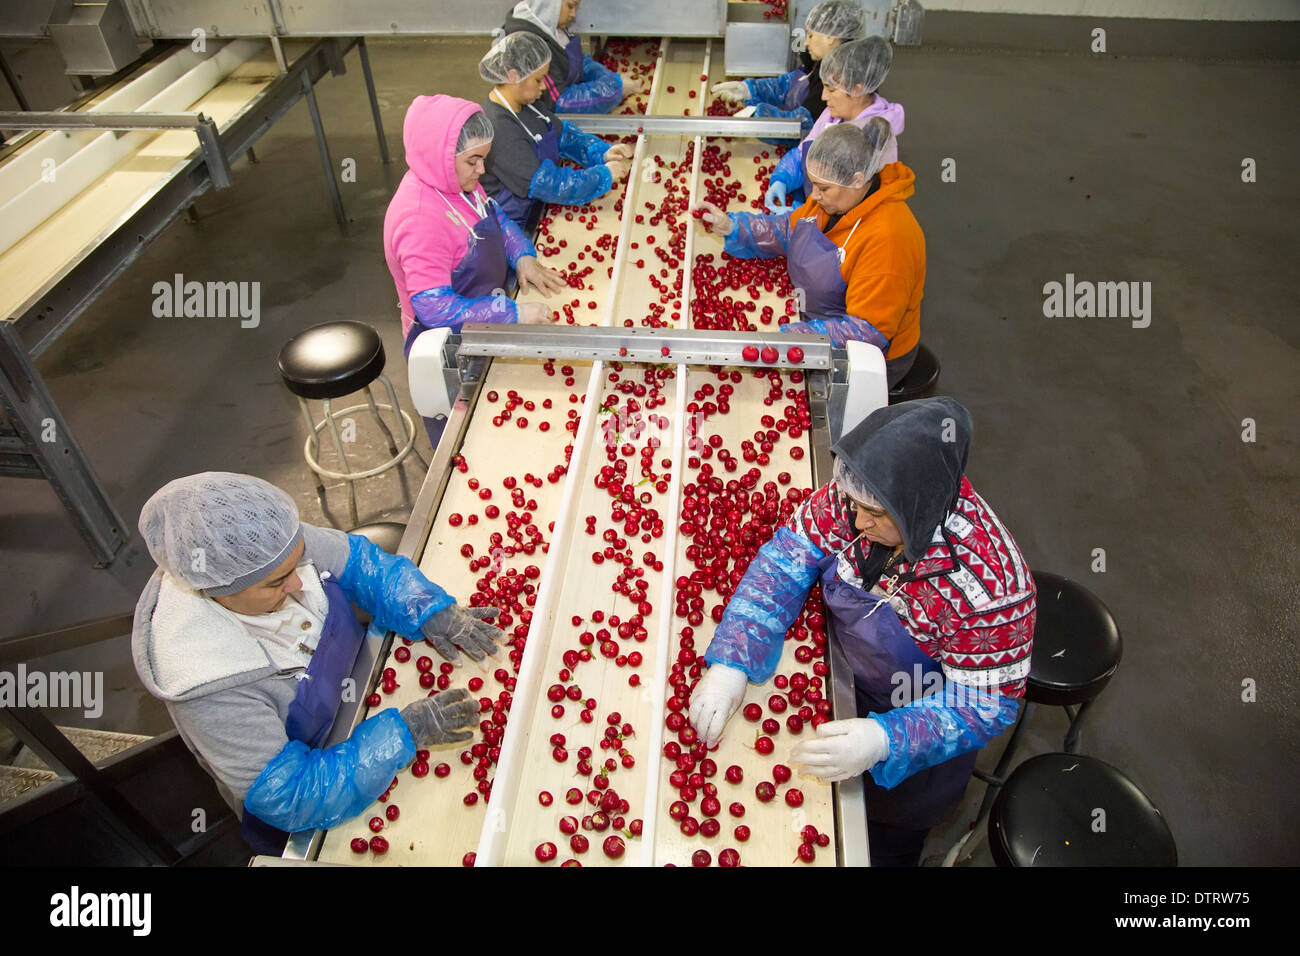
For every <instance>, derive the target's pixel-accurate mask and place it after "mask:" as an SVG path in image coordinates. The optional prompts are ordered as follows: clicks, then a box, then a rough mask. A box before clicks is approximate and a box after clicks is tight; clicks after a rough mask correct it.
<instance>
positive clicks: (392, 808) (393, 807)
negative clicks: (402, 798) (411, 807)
mask: <svg viewBox="0 0 1300 956" xmlns="http://www.w3.org/2000/svg"><path fill="white" fill-rule="evenodd" d="M401 814H402V811H401V810H399V809H397V804H395V803H390V804H389V805H388V808H387V809H386V810H384V816H386V817H388V819H389V820H390V821H392V820H396V819H397V818H398V817H399V816H401Z"/></svg>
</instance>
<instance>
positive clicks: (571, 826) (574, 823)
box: [560, 816, 578, 836]
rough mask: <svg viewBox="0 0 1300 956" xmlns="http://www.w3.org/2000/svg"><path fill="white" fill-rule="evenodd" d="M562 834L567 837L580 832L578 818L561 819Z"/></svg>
mask: <svg viewBox="0 0 1300 956" xmlns="http://www.w3.org/2000/svg"><path fill="white" fill-rule="evenodd" d="M560 832H561V833H563V834H564V835H565V836H570V835H572V834H574V833H577V832H578V818H577V817H574V816H568V817H560Z"/></svg>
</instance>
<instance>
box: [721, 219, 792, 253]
mask: <svg viewBox="0 0 1300 956" xmlns="http://www.w3.org/2000/svg"><path fill="white" fill-rule="evenodd" d="M727 216H728V218H729V219H731V221H732V223H734V224H735V227H736V228H735V229H733V230H731V235H729V236H727V240H726V242H725V243H724V244H723V247H722V249H723V251H724V252H727V253H729V254H731V255H733V256H735V257H736V258H737V259H775V258H777V257H778V256H783V255H785V252H786V249H788V248H789V246H790V214H789V213H778V214H777V215H775V216H759V215H756V214H755V213H752V212H730V213H727Z"/></svg>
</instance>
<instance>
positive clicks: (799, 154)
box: [768, 147, 803, 193]
mask: <svg viewBox="0 0 1300 956" xmlns="http://www.w3.org/2000/svg"><path fill="white" fill-rule="evenodd" d="M772 183H785V188H786V192H787V193H791V192H794V191H795V190H796V189H801V188H802V187H803V151H802V150H800V149H799V148H798V147H796V148H794V149H791V150H790V151H788V152H787V153H786V154H785V155H784V156H782V157H781V161H780V162H778V163H777V164H776V169H774V170H772V175H771V176H770V177H769V178H768V185H769V186H770V185H771V184H772Z"/></svg>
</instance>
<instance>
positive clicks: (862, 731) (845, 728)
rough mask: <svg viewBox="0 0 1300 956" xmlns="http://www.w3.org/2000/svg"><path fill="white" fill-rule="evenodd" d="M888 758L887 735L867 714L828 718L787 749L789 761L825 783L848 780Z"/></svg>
mask: <svg viewBox="0 0 1300 956" xmlns="http://www.w3.org/2000/svg"><path fill="white" fill-rule="evenodd" d="M888 757H889V734H887V733H886V732H885V728H884V727H882V726H880V724H879V722H877V721H875V720H872V719H871V718H870V717H853V718H851V719H849V720H829V721H827V722H826V723H824V724H822V725H821V726H820V727H818V728H817V736H816V737H815V738H813V739H812V740H804V741H802V742H800V743H799V744H798V745H797V746H796V747H795V748H794V749H793V750H792V751H790V761H791V762H792V763H797V764H799V765H800V766H802V767H803V768H804V770H806V771H807V772H808V773H810V774H811V775H812V776H814V777H818V778H820V779H821V780H823V781H825V782H826V783H834V782H836V781H837V780H848V779H849V778H850V777H856V776H859V775H860V774H862V773H863V772H864V771H865V770H867V769H868V768H869V767H874V766H875V765H876V764H878V763H880V761H882V760H885V759H887V758H888Z"/></svg>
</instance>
